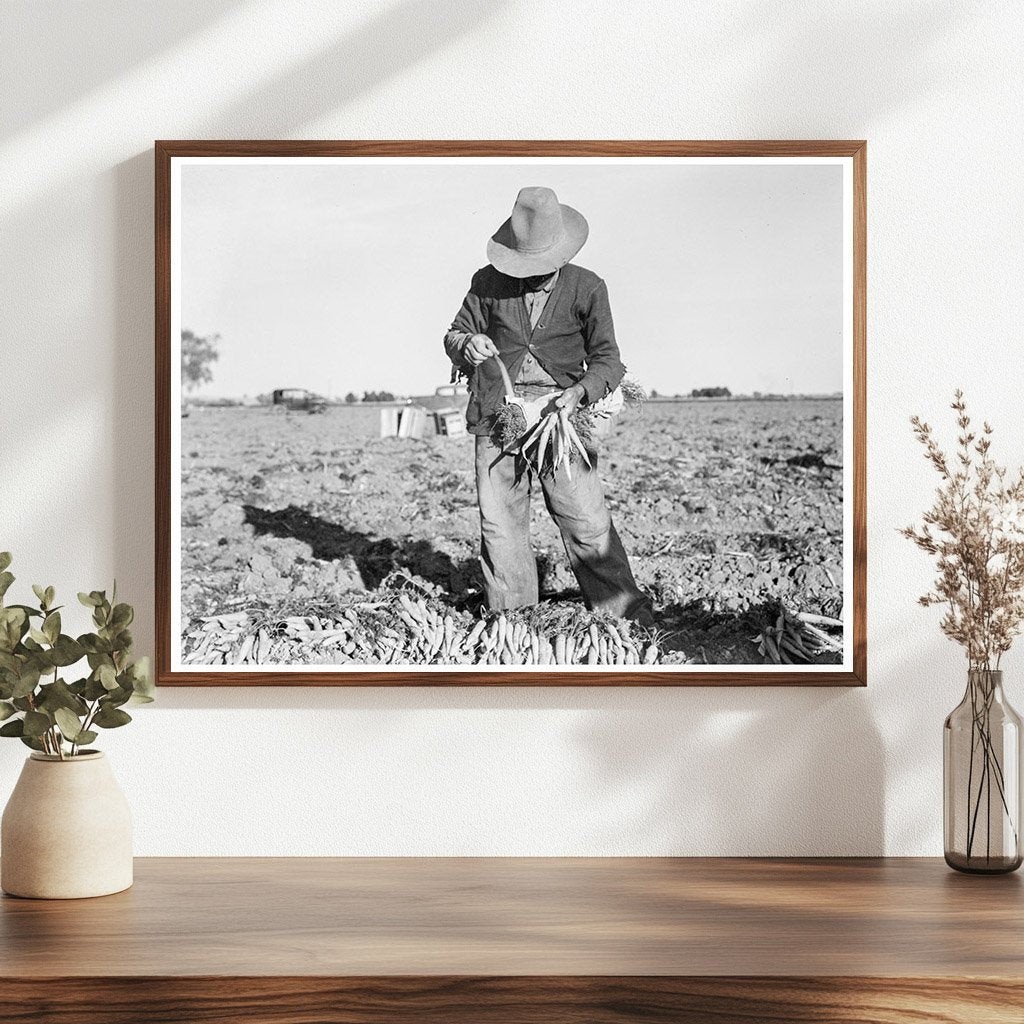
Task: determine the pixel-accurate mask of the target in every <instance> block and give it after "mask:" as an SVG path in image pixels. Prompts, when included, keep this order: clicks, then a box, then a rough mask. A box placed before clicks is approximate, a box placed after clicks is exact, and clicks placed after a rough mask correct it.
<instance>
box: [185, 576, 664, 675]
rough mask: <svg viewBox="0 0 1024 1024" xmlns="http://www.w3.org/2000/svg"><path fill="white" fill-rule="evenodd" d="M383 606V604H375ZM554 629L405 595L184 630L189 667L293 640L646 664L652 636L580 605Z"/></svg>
mask: <svg viewBox="0 0 1024 1024" xmlns="http://www.w3.org/2000/svg"><path fill="white" fill-rule="evenodd" d="M382 606H384V607H382ZM572 620H573V621H571V622H565V623H562V624H561V628H553V627H552V628H545V624H544V623H543V617H542V616H538V615H532V614H530V613H529V612H522V611H510V612H497V613H493V612H492V613H485V614H484V615H483V616H482V617H476V616H473V615H471V614H470V613H468V612H459V611H455V610H452V609H450V608H446V607H445V606H443V605H442V606H438V605H436V604H433V603H431V602H429V601H427V600H425V599H424V598H422V597H420V598H416V597H413V596H410V595H409V594H406V593H399V594H397V595H395V596H394V600H393V601H389V602H373V603H372V606H370V607H368V608H367V609H366V610H363V609H360V608H359V607H351V608H348V609H345V610H342V611H336V612H333V613H331V614H330V615H328V616H323V615H313V614H310V615H303V616H289V617H286V618H283V619H280V620H276V621H267V620H263V621H260V620H256V619H254V618H253V617H252V616H251V615H250V614H249V613H247V612H233V613H231V614H227V615H218V616H210V617H209V618H206V619H204V620H202V623H201V626H200V627H199V628H198V629H195V630H193V631H192V632H190V633H189V634H188V635H187V638H186V639H187V645H186V646H187V653H186V654H185V656H184V658H183V659H182V660H183V662H184V663H185V664H189V665H225V664H226V665H247V664H254V665H256V664H273V663H288V662H290V661H295V660H302V659H295V658H293V657H290V656H289V655H290V652H293V648H294V647H295V646H296V645H302V646H303V647H304V648H306V649H308V648H309V647H314V648H317V649H318V650H319V651H322V652H323V655H324V657H323V658H322V661H323V662H324V663H326V662H328V661H334V662H336V663H337V664H346V663H354V664H383V665H400V664H412V665H654V664H657V663H658V661H659V658H660V656H661V654H662V653H663V652H662V649H661V647H660V646H659V643H658V639H657V636H656V634H654V633H652V632H650V631H647V630H643V629H640V628H637V627H635V626H633V625H632V624H631V623H628V622H612V621H609V620H608V619H605V618H603V617H600V616H596V615H591V614H590V613H587V612H583V611H580V612H579V613H577V614H575V615H574V616H573V617H572Z"/></svg>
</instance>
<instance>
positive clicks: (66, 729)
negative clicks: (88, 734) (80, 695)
mask: <svg viewBox="0 0 1024 1024" xmlns="http://www.w3.org/2000/svg"><path fill="white" fill-rule="evenodd" d="M26 717H28V716H26ZM53 717H54V720H55V721H56V722H57V727H58V728H59V729H60V731H61V733H62V735H63V736H64V738H65V739H68V740H71V742H72V743H77V742H78V736H79V733H81V732H82V720H81V719H80V718H79V717H78V715H76V714H75V713H74V712H73V711H69V710H68V709H67V708H57V710H56V711H54V713H53ZM26 728H27V727H26Z"/></svg>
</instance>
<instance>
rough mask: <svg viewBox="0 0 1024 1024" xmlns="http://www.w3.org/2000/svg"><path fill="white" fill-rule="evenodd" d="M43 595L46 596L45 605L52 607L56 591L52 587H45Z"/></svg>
mask: <svg viewBox="0 0 1024 1024" xmlns="http://www.w3.org/2000/svg"><path fill="white" fill-rule="evenodd" d="M43 597H44V598H46V607H47V608H53V602H54V599H55V598H56V597H57V591H56V590H54V588H53V587H47V588H46V590H45V592H44V593H43Z"/></svg>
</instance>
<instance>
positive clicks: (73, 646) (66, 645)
mask: <svg viewBox="0 0 1024 1024" xmlns="http://www.w3.org/2000/svg"><path fill="white" fill-rule="evenodd" d="M50 653H51V656H52V658H53V664H54V665H58V666H60V667H66V666H68V665H74V664H75V662H76V661H81V660H82V658H84V657H85V649H84V648H83V647H82V645H81V644H80V643H79V642H78V641H77V640H74V639H72V638H71V637H70V636H67V635H66V634H64V633H61V635H60V636H59V637H57V641H56V643H55V644H54V645H53V650H52V651H51V652H50Z"/></svg>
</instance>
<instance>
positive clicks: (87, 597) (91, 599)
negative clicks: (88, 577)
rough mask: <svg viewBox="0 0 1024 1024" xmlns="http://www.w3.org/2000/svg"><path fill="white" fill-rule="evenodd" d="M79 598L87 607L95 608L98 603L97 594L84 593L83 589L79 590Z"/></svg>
mask: <svg viewBox="0 0 1024 1024" xmlns="http://www.w3.org/2000/svg"><path fill="white" fill-rule="evenodd" d="M78 600H79V601H81V602H82V604H84V605H85V607H86V608H95V607H96V603H97V602H96V597H95V594H83V593H82V592H81V591H79V592H78Z"/></svg>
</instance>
